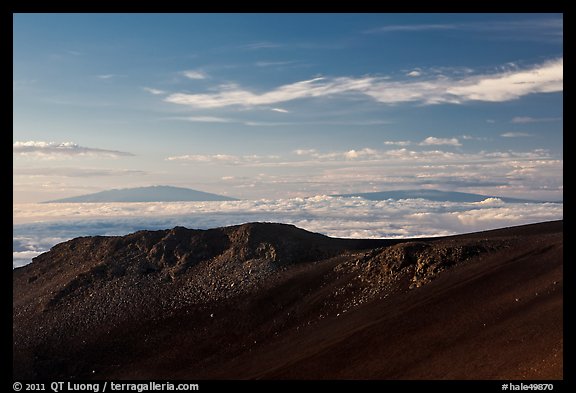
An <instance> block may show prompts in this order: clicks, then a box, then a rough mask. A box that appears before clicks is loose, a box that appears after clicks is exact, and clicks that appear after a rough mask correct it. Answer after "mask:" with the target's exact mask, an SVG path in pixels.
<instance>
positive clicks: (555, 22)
mask: <svg viewBox="0 0 576 393" xmlns="http://www.w3.org/2000/svg"><path fill="white" fill-rule="evenodd" d="M563 26H564V20H563V18H562V17H561V16H550V17H549V18H538V19H534V18H532V19H531V18H526V19H523V20H486V21H474V22H466V23H411V24H389V25H384V26H380V27H376V28H372V29H368V30H365V31H364V33H365V34H387V33H412V32H425V31H430V32H434V31H438V32H442V31H446V32H451V31H456V32H464V31H466V32H481V33H484V34H497V35H498V38H499V39H504V40H528V41H544V40H545V41H550V40H554V41H555V42H556V39H558V38H561V37H562V36H563ZM535 33H537V34H535Z"/></svg>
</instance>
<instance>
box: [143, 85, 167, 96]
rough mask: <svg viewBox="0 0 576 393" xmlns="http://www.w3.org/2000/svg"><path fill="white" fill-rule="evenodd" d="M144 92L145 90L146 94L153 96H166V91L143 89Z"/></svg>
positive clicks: (150, 88)
mask: <svg viewBox="0 0 576 393" xmlns="http://www.w3.org/2000/svg"><path fill="white" fill-rule="evenodd" d="M142 90H144V91H145V92H148V93H150V94H153V95H162V94H166V92H165V91H164V90H160V89H154V88H152V87H143V88H142Z"/></svg>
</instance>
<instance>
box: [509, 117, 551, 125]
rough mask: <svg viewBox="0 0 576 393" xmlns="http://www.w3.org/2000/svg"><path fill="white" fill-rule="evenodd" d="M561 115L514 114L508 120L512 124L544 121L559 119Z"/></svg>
mask: <svg viewBox="0 0 576 393" xmlns="http://www.w3.org/2000/svg"><path fill="white" fill-rule="evenodd" d="M561 120H562V118H561V117H530V116H516V117H513V118H512V120H510V123H514V124H528V123H546V122H554V121H561Z"/></svg>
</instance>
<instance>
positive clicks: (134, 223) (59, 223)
mask: <svg viewBox="0 0 576 393" xmlns="http://www.w3.org/2000/svg"><path fill="white" fill-rule="evenodd" d="M562 218H563V204H562V203H505V202H503V201H502V200H500V199H498V198H487V199H485V200H484V201H482V202H472V203H463V202H434V201H429V200H425V199H401V200H392V199H388V200H383V201H369V200H365V199H363V198H360V197H351V198H346V197H331V196H326V195H321V196H315V197H310V198H292V199H278V200H267V199H261V200H247V201H232V202H228V201H227V202H147V203H50V204H15V205H14V206H13V221H14V226H13V250H12V251H13V261H12V266H13V268H16V267H20V266H24V265H26V264H28V263H30V262H31V260H32V258H34V257H35V256H37V255H39V254H41V253H43V252H46V251H48V250H49V249H50V248H51V247H52V246H54V245H55V244H57V243H60V242H63V241H66V240H69V239H72V238H75V237H79V236H93V235H124V234H128V233H131V232H135V231H138V230H142V229H167V228H172V227H175V226H184V227H187V228H194V229H208V228H214V227H221V226H228V225H236V224H242V223H246V222H256V221H259V222H281V223H287V224H293V225H296V226H298V227H300V228H303V229H306V230H309V231H312V232H318V233H323V234H325V235H328V236H333V237H344V238H410V237H428V236H444V235H452V234H459V233H467V232H475V231H481V230H487V229H495V228H501V227H507V226H514V225H522V224H529V223H536V222H543V221H550V220H559V219H562Z"/></svg>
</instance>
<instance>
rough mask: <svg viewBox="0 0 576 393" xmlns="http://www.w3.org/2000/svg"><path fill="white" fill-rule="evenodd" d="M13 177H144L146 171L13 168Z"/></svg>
mask: <svg viewBox="0 0 576 393" xmlns="http://www.w3.org/2000/svg"><path fill="white" fill-rule="evenodd" d="M12 173H13V174H14V176H29V177H54V176H57V177H108V176H135V175H145V174H147V172H146V171H142V170H138V169H106V168H73V167H64V168H62V167H61V168H46V167H43V168H13V169H12Z"/></svg>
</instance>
